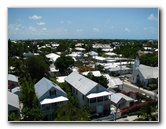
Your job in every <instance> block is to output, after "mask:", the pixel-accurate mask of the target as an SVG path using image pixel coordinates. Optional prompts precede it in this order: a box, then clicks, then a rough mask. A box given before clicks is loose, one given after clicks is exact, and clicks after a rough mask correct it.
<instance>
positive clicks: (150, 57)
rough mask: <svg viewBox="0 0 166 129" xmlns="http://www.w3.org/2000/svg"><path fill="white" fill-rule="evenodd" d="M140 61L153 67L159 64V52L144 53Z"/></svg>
mask: <svg viewBox="0 0 166 129" xmlns="http://www.w3.org/2000/svg"><path fill="white" fill-rule="evenodd" d="M139 60H140V63H141V64H144V65H148V66H152V67H157V66H158V53H149V54H144V55H142V56H140V57H139Z"/></svg>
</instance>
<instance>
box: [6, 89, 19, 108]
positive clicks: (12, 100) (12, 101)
mask: <svg viewBox="0 0 166 129" xmlns="http://www.w3.org/2000/svg"><path fill="white" fill-rule="evenodd" d="M8 105H11V106H13V107H16V108H18V109H19V99H18V95H16V94H13V93H11V92H10V91H8Z"/></svg>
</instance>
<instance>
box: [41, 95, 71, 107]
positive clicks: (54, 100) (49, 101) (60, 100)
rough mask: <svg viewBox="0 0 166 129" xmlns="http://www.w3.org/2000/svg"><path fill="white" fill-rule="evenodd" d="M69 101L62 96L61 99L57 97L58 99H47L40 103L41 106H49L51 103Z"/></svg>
mask: <svg viewBox="0 0 166 129" xmlns="http://www.w3.org/2000/svg"><path fill="white" fill-rule="evenodd" d="M67 100H69V99H68V98H66V97H63V96H60V97H56V98H47V99H44V100H43V101H41V102H40V104H41V105H43V104H49V103H57V102H62V101H67Z"/></svg>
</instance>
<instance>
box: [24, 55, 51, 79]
mask: <svg viewBox="0 0 166 129" xmlns="http://www.w3.org/2000/svg"><path fill="white" fill-rule="evenodd" d="M25 65H26V69H27V72H28V74H30V77H31V78H33V79H37V80H39V79H41V78H42V77H44V76H47V74H48V64H47V63H46V62H45V59H44V58H43V57H42V56H31V57H28V59H26V60H25Z"/></svg>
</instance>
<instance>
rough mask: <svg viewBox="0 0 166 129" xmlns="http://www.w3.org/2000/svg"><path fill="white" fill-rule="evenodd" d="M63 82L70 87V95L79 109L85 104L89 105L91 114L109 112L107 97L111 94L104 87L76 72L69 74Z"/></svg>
mask: <svg viewBox="0 0 166 129" xmlns="http://www.w3.org/2000/svg"><path fill="white" fill-rule="evenodd" d="M65 81H66V82H67V83H68V84H69V85H70V86H71V88H72V93H73V95H74V97H75V98H76V99H77V100H78V102H79V105H80V107H82V106H83V105H85V104H87V105H89V107H90V112H91V113H103V112H105V111H110V99H109V96H110V95H111V93H109V92H108V90H107V89H106V88H105V87H103V86H102V85H100V84H98V83H96V82H94V81H92V80H90V79H88V78H86V77H85V76H83V75H81V74H79V73H77V72H72V73H71V74H69V75H68V76H67V77H66V78H65Z"/></svg>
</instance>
